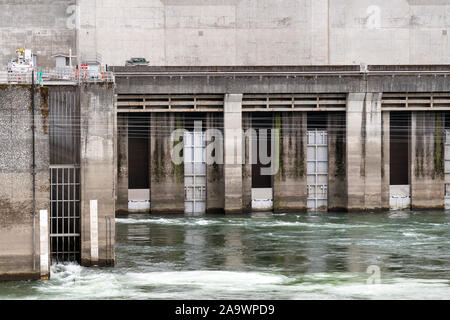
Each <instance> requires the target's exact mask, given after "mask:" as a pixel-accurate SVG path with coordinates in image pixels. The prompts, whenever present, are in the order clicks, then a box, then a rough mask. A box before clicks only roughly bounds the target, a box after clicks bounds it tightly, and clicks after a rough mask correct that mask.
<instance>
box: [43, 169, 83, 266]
mask: <svg viewBox="0 0 450 320" xmlns="http://www.w3.org/2000/svg"><path fill="white" fill-rule="evenodd" d="M50 186H51V196H50V202H51V209H50V248H51V256H52V262H53V263H59V262H78V263H79V262H80V260H81V237H80V234H81V232H80V227H81V226H80V169H79V167H76V166H70V165H64V166H50Z"/></svg>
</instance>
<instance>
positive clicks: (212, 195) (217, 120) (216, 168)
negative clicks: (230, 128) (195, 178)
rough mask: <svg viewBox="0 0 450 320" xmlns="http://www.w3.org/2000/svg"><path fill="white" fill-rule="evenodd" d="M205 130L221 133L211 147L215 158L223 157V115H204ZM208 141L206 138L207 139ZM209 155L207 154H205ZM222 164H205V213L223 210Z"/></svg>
mask: <svg viewBox="0 0 450 320" xmlns="http://www.w3.org/2000/svg"><path fill="white" fill-rule="evenodd" d="M206 129H215V130H218V131H219V132H221V134H222V138H219V137H215V138H214V142H211V144H212V145H211V147H214V148H215V150H216V151H215V155H216V157H218V156H219V152H221V154H222V155H223V115H221V114H218V113H213V112H210V113H208V114H207V115H206ZM207 139H208V138H207ZM207 154H209V153H207ZM224 188H225V183H224V177H223V164H218V163H214V164H207V167H206V213H222V212H223V209H224V205H225V203H224V201H225V195H224Z"/></svg>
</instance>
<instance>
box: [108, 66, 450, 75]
mask: <svg viewBox="0 0 450 320" xmlns="http://www.w3.org/2000/svg"><path fill="white" fill-rule="evenodd" d="M449 69H450V68H449ZM108 71H112V72H115V73H121V72H157V73H164V72H165V73H167V72H174V73H180V72H207V73H220V72H326V71H328V72H339V71H341V72H342V71H360V66H359V65H335V66H332V65H316V66H314V65H307V66H134V67H125V66H108Z"/></svg>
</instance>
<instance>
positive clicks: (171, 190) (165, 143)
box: [149, 113, 184, 213]
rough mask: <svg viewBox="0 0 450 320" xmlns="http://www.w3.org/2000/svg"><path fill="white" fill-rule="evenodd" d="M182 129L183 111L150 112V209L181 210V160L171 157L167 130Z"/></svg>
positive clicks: (182, 209)
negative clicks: (181, 112)
mask: <svg viewBox="0 0 450 320" xmlns="http://www.w3.org/2000/svg"><path fill="white" fill-rule="evenodd" d="M176 129H184V120H183V115H182V114H179V113H154V114H152V116H151V118H150V157H149V163H150V205H151V212H152V213H184V164H183V163H181V164H175V163H174V162H173V161H172V155H171V153H172V151H173V148H174V145H175V144H176V143H182V142H173V141H171V134H172V132H173V131H174V130H176Z"/></svg>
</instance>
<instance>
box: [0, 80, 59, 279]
mask: <svg viewBox="0 0 450 320" xmlns="http://www.w3.org/2000/svg"><path fill="white" fill-rule="evenodd" d="M35 92H36V94H35V126H36V130H35V137H36V144H35V146H36V153H35V154H36V237H35V239H36V247H35V250H36V260H35V263H36V265H35V266H36V267H35V268H34V269H33V180H32V171H31V167H32V129H31V126H32V122H31V119H32V118H31V87H30V86H19V85H12V86H0V280H2V279H22V278H23V279H25V278H26V279H38V278H39V277H40V273H41V272H40V256H39V250H40V245H39V238H40V234H39V214H40V212H39V211H40V210H47V211H48V212H49V210H50V186H49V171H48V166H49V137H48V130H47V123H46V121H47V119H46V117H47V114H48V104H46V95H47V91H46V89H38V90H36V91H35ZM43 276H48V270H46V272H44V274H43Z"/></svg>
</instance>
